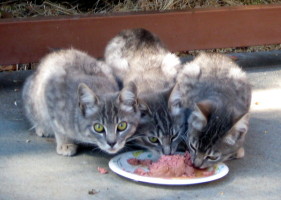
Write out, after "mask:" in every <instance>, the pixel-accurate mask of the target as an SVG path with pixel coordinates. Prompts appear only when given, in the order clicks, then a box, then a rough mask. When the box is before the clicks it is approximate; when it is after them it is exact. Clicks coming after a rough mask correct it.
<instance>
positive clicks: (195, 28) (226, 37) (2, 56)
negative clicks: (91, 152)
mask: <svg viewBox="0 0 281 200" xmlns="http://www.w3.org/2000/svg"><path fill="white" fill-rule="evenodd" d="M136 27H143V28H146V29H148V30H150V31H152V32H155V33H156V34H157V35H159V36H160V38H161V39H162V40H163V41H164V42H165V43H166V44H167V46H168V48H169V49H170V50H171V51H185V50H194V49H210V48H226V47H240V46H252V45H264V44H278V43H281V5H263V6H241V7H228V8H215V9H193V10H186V11H172V12H154V13H126V14H124V13H123V14H114V15H91V16H70V17H66V16H61V17H51V18H50V17H44V18H27V19H11V20H6V19H5V20H3V19H2V20H0V64H15V63H29V62H37V61H38V60H39V59H40V58H41V57H42V56H43V55H44V54H46V53H47V52H48V51H49V50H48V49H49V48H66V47H71V46H72V47H75V48H78V49H82V50H85V51H87V52H89V53H90V54H91V55H93V56H95V57H100V56H102V55H103V52H104V47H105V45H106V43H107V42H108V40H109V39H110V38H112V37H113V36H114V35H116V34H117V33H118V32H119V31H121V30H122V29H126V28H136Z"/></svg>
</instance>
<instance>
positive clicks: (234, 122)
mask: <svg viewBox="0 0 281 200" xmlns="http://www.w3.org/2000/svg"><path fill="white" fill-rule="evenodd" d="M248 121H249V114H248V113H242V112H239V111H237V110H234V109H232V110H231V109H230V108H221V106H219V104H217V103H215V102H214V101H210V100H205V101H201V102H199V103H197V104H196V106H195V109H194V111H193V112H192V114H191V115H190V117H189V118H188V133H187V137H188V140H187V146H188V148H189V151H190V154H191V158H192V161H193V165H194V166H195V167H198V168H202V169H203V168H206V167H210V166H213V165H214V164H216V163H219V162H223V161H226V160H230V159H233V158H241V157H243V156H244V149H243V143H244V139H245V135H246V133H247V131H248Z"/></svg>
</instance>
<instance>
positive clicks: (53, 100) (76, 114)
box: [22, 48, 140, 156]
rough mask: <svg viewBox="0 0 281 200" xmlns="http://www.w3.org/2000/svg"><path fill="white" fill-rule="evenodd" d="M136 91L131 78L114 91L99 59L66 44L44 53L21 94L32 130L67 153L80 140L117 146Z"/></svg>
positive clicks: (125, 133)
mask: <svg viewBox="0 0 281 200" xmlns="http://www.w3.org/2000/svg"><path fill="white" fill-rule="evenodd" d="M136 94H137V89H136V86H135V85H134V84H133V83H131V84H128V85H127V86H126V87H124V88H123V89H122V90H121V91H119V88H118V84H117V82H116V81H115V78H114V76H113V74H112V70H111V68H109V67H108V66H107V65H106V64H105V63H104V62H103V61H98V60H96V59H95V58H93V57H90V56H89V55H88V54H86V53H84V52H82V51H79V50H76V49H73V48H71V49H66V50H60V51H56V52H53V53H50V54H48V55H47V56H45V57H44V58H43V59H42V60H41V62H40V63H39V66H38V68H37V70H36V71H35V72H34V74H32V75H31V76H30V77H29V78H28V79H27V80H26V82H25V84H24V87H23V93H22V96H23V101H24V109H25V113H26V116H27V118H28V119H29V120H30V121H31V123H32V125H33V127H34V128H35V131H36V134H37V135H39V136H53V135H54V136H55V139H56V143H57V146H56V151H57V153H58V154H60V155H63V156H72V155H74V154H76V152H77V147H78V144H81V143H82V144H83V143H84V144H90V145H95V146H98V147H99V148H100V149H101V150H103V151H105V152H107V153H110V154H114V153H116V152H118V151H120V150H121V149H122V148H123V147H124V145H125V143H126V141H127V139H128V138H130V137H131V136H132V135H133V134H134V133H135V130H136V127H137V125H138V121H139V118H140V111H139V110H138V107H137V96H136Z"/></svg>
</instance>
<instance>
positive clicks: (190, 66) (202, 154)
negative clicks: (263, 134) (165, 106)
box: [173, 53, 251, 168]
mask: <svg viewBox="0 0 281 200" xmlns="http://www.w3.org/2000/svg"><path fill="white" fill-rule="evenodd" d="M173 98H174V99H177V100H178V101H179V102H180V107H185V108H188V109H190V110H191V114H190V116H189V117H188V119H187V121H188V122H187V124H188V131H187V138H186V142H187V146H188V149H189V151H190V154H191V158H192V161H193V164H194V166H195V167H198V168H206V167H210V166H213V165H214V164H216V163H219V162H223V161H226V160H230V159H233V158H241V157H243V156H244V148H243V143H244V140H245V135H246V133H247V131H248V123H249V107H250V103H251V85H250V83H249V81H248V80H247V77H246V73H245V72H243V71H242V69H241V68H240V67H239V66H238V65H237V64H235V63H234V62H233V61H232V60H231V59H230V58H229V57H227V56H225V55H221V54H207V53H201V54H199V55H198V56H197V57H195V59H194V60H193V61H191V62H190V63H187V64H185V65H184V67H183V70H182V71H181V72H180V73H179V75H178V77H177V83H176V86H175V91H174V97H173Z"/></svg>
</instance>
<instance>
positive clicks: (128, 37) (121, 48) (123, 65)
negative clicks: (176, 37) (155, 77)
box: [105, 28, 180, 80]
mask: <svg viewBox="0 0 281 200" xmlns="http://www.w3.org/2000/svg"><path fill="white" fill-rule="evenodd" d="M105 61H106V63H107V64H108V65H109V66H111V67H112V68H113V70H114V71H115V74H116V75H117V77H118V78H120V79H121V80H123V79H126V75H127V73H146V72H147V70H154V69H161V71H160V73H162V74H163V75H164V76H167V77H174V76H175V74H176V73H177V71H178V69H179V66H180V60H179V58H178V57H177V56H176V55H175V54H172V53H170V52H169V51H168V49H167V48H166V47H165V45H164V43H163V42H162V41H161V40H160V38H159V37H158V36H157V35H155V34H154V33H152V32H150V31H148V30H145V29H142V28H137V29H128V30H123V31H121V32H120V33H119V34H118V35H117V36H115V37H114V38H113V39H111V40H110V41H109V43H108V44H107V46H106V50H105Z"/></svg>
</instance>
